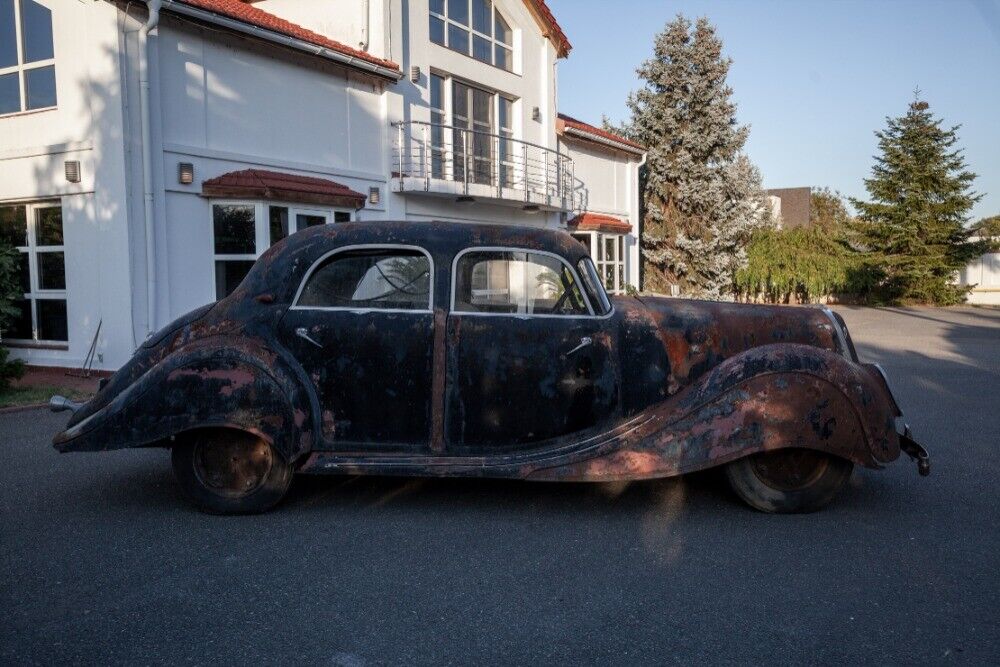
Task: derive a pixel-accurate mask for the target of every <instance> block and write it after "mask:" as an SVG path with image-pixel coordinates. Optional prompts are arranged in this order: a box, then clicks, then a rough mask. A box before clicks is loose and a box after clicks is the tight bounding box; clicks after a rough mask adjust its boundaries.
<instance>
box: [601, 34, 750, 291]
mask: <svg viewBox="0 0 1000 667" xmlns="http://www.w3.org/2000/svg"><path fill="white" fill-rule="evenodd" d="M731 63H732V61H731V60H730V59H729V58H726V57H723V55H722V42H721V40H720V39H719V38H718V36H717V35H716V33H715V28H714V27H713V26H712V25H711V24H710V23H709V22H708V20H707V19H705V18H700V19H698V20H697V22H696V23H695V24H694V26H693V29H692V24H691V21H689V20H688V19H687V18H685V17H684V16H682V15H678V16H677V18H675V19H674V20H673V21H671V22H670V23H668V24H667V25H666V27H665V29H664V30H663V32H661V33H660V34H659V35H658V36H657V37H656V40H655V43H654V48H653V57H652V58H650V59H649V60H647V61H646V62H644V63H643V64H642V66H641V67H640V68H639V69H638V70H637V72H638V74H639V76H640V78H641V79H642V80H643V82H644V84H643V87H642V88H640V89H639V90H638V91H636V92H634V93H633V94H632V95H630V96H629V101H628V106H629V109H630V111H631V120H630V121H629V122H628V123H627V124H625V125H624V126H623V127H620V128H615V129H618V130H619V131H621V132H624V133H625V134H626V135H627V136H629V137H630V138H632V139H634V140H636V141H638V142H640V143H642V144H643V145H644V146H646V147H647V150H648V157H647V161H646V166H645V168H644V170H643V174H642V176H643V178H642V181H643V183H642V194H643V197H642V198H643V233H642V257H643V263H644V267H643V268H644V271H643V273H644V282H645V284H644V287H645V289H647V290H649V291H658V292H666V291H668V289H669V285H670V284H679V285H680V286H681V290H682V292H683V293H684V294H690V295H694V296H702V297H708V298H730V297H731V296H732V293H733V280H734V277H735V274H736V271H737V270H738V269H740V268H741V267H742V266H744V265H745V264H746V251H745V248H746V245H747V243H748V242H749V238H750V235H751V233H752V232H753V231H754V230H755V229H757V228H760V227H763V226H767V225H769V224H770V210H769V207H768V206H767V203H766V202H767V200H766V197H765V196H764V192H763V189H762V188H761V183H760V174H759V172H758V171H757V169H756V168H755V167H754V166H753V164H751V162H750V160H749V159H748V158H747V157H746V156H745V155H744V154H743V152H742V150H743V146H744V144H745V143H746V139H747V135H748V133H749V128H747V127H746V126H741V125H739V124H738V123H737V121H736V105H735V103H734V102H733V101H732V99H731V98H732V92H733V91H732V89H731V88H730V87H729V86H728V85H727V84H726V76H727V74H728V72H729V67H730V64H731Z"/></svg>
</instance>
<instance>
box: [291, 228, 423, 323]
mask: <svg viewBox="0 0 1000 667" xmlns="http://www.w3.org/2000/svg"><path fill="white" fill-rule="evenodd" d="M355 250H409V251H414V250H415V251H417V252H419V253H421V254H422V255H423V256H424V257H426V258H427V262H428V267H429V268H428V285H429V289H428V292H427V308H379V307H372V306H366V307H358V306H302V305H299V298H300V297H301V296H302V292H303V291H304V290H305V287H306V284H307V283H308V282H309V279H310V278H311V277H312V275H313V273H314V272H315V271H316V270H317V269H318V268H319V267H320V266H323V265H325V264H326V262H327V261H328V260H330V259H331V258H332V257H333V256H334V255H339V254H343V253H346V252H352V251H355ZM288 309H289V310H316V311H324V312H351V313H357V314H364V313H372V312H375V313H409V314H413V315H427V314H428V313H430V314H433V313H434V256H433V255H431V253H430V252H429V251H428V250H427V249H426V248H423V247H421V246H418V245H410V244H404V243H355V244H352V245H346V246H342V247H340V248H334V249H333V250H330V251H328V252H325V253H323V254H322V255H320V256H319V258H317V259H316V261H315V262H313V263H312V265H311V266H310V267H309V269H308V270H307V271H306V273H305V275H304V276H302V280H300V281H299V286H298V288H297V289H296V290H295V297H294V298H293V299H292V305H290V306H289V307H288Z"/></svg>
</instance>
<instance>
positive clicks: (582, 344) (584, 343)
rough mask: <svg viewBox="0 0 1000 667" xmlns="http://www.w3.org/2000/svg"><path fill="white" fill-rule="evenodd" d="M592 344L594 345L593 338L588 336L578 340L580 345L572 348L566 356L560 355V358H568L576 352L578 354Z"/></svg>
mask: <svg viewBox="0 0 1000 667" xmlns="http://www.w3.org/2000/svg"><path fill="white" fill-rule="evenodd" d="M593 344H594V339H593V338H591V337H590V336H584V337H583V338H581V339H580V344H579V345H577V346H576V347H574V348H573V349H572V350H570V351H569V352H567V353H566V354H564V355H562V358H563V359H565V358H566V357H568V356H570V355H571V354H576V353H577V352H579V351H580V350H582V349H583V348H585V347H587V346H588V345H593Z"/></svg>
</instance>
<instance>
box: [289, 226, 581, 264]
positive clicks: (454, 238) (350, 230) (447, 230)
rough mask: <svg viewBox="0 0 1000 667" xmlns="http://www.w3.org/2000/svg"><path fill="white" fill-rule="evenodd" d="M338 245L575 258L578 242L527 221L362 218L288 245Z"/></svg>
mask: <svg viewBox="0 0 1000 667" xmlns="http://www.w3.org/2000/svg"><path fill="white" fill-rule="evenodd" d="M316 242H319V243H322V244H324V245H326V244H328V243H331V242H332V245H331V246H330V249H333V248H335V247H337V246H344V245H355V244H363V243H394V244H400V245H418V246H422V247H425V248H426V249H427V250H428V251H430V252H431V253H432V254H434V253H435V252H436V251H444V252H454V251H456V250H461V249H464V248H467V247H471V246H505V247H506V246H511V247H515V248H529V249H536V250H544V251H548V252H555V253H558V254H563V255H566V256H567V258H568V259H575V258H576V257H575V256H576V255H577V254H578V250H579V249H578V248H577V246H578V245H579V243H578V242H576V241H575V240H574V239H573V238H572V237H571V236H570V235H569V234H568V233H567V232H566V231H565V230H563V229H551V228H544V227H531V226H527V225H506V224H484V223H477V222H451V221H441V220H431V221H410V220H388V221H383V220H379V221H360V222H343V223H335V224H332V225H317V226H315V227H310V228H309V229H307V230H303V231H302V232H299V233H297V234H293V235H292V236H290V237H289V238H288V241H287V243H288V245H290V246H293V245H298V244H302V245H310V244H313V243H316Z"/></svg>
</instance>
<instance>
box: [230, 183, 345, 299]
mask: <svg viewBox="0 0 1000 667" xmlns="http://www.w3.org/2000/svg"><path fill="white" fill-rule="evenodd" d="M350 220H351V212H350V211H345V210H331V209H322V208H307V207H302V206H295V205H293V204H271V203H267V204H265V203H257V202H239V201H238V202H216V203H214V204H212V243H213V250H214V256H213V261H214V265H215V266H214V268H215V297H216V298H217V299H221V298H223V297H226V296H229V295H230V294H232V293H233V290H235V289H236V288H237V287H238V286H239V284H240V283H241V282H243V278H245V277H246V275H247V273H249V271H250V268H251V267H252V266H253V264H254V262H255V261H257V258H258V257H260V256H261V255H262V254H263V253H264V251H265V250H267V249H268V248H269V247H271V246H272V245H273V244H275V243H277V242H278V241H280V240H282V239H283V238H285V237H286V236H288V235H289V234H294V233H295V232H298V231H302V230H303V229H307V228H309V227H314V226H316V225H325V224H329V223H330V222H349V221H350Z"/></svg>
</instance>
